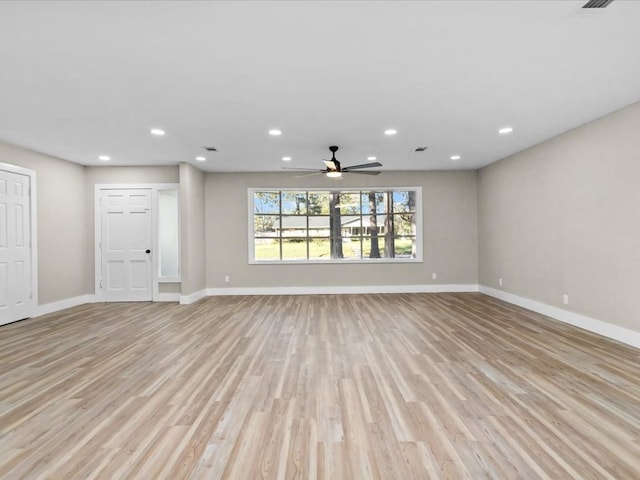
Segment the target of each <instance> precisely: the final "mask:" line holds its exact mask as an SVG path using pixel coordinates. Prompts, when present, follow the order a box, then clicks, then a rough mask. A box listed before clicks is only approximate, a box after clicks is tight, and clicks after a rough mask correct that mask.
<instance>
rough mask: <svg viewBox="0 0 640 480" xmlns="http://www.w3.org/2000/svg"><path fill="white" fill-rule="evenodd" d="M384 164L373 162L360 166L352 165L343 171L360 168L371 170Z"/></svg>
mask: <svg viewBox="0 0 640 480" xmlns="http://www.w3.org/2000/svg"><path fill="white" fill-rule="evenodd" d="M381 166H382V164H381V163H380V162H371V163H361V164H359V165H351V166H349V167H344V168H343V169H342V171H343V172H344V171H345V170H358V169H360V168H370V167H381Z"/></svg>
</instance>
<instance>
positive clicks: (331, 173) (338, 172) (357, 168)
mask: <svg viewBox="0 0 640 480" xmlns="http://www.w3.org/2000/svg"><path fill="white" fill-rule="evenodd" d="M329 150H330V151H331V155H332V156H331V160H322V161H323V162H324V164H325V165H326V168H320V169H317V168H296V167H282V169H283V170H304V171H310V172H314V173H309V174H307V175H301V177H310V176H311V175H321V174H323V173H324V174H325V175H326V176H327V177H330V178H339V177H342V174H343V173H358V174H360V175H379V174H380V173H381V172H380V171H378V170H362V169H363V168H371V167H381V166H382V164H381V163H380V162H371V163H361V164H359V165H351V166H349V167H341V166H340V162H339V161H338V160H336V152H337V151H338V147H336V146H335V145H334V146H331V147H329Z"/></svg>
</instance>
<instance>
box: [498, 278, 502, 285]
mask: <svg viewBox="0 0 640 480" xmlns="http://www.w3.org/2000/svg"><path fill="white" fill-rule="evenodd" d="M498 285H500V286H502V279H501V278H499V279H498Z"/></svg>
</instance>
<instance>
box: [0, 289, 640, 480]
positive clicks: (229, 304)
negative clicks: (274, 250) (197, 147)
mask: <svg viewBox="0 0 640 480" xmlns="http://www.w3.org/2000/svg"><path fill="white" fill-rule="evenodd" d="M639 360H640V351H639V350H636V349H633V348H631V347H627V346H624V345H622V344H619V343H615V342H612V341H609V340H606V339H603V338H601V337H598V336H596V335H592V334H589V333H587V332H584V331H580V330H578V329H575V328H573V327H570V326H567V325H564V324H561V323H558V322H555V321H552V320H550V319H547V318H545V317H542V316H540V315H538V314H535V313H532V312H529V311H526V310H522V309H520V308H517V307H514V306H510V305H508V304H505V303H502V302H499V301H497V300H495V299H492V298H489V297H486V296H483V295H481V294H473V293H471V294H406V295H404V294H403V295H395V294H394V295H340V296H327V295H318V296H273V297H217V298H208V299H205V300H203V301H200V302H198V303H197V304H194V305H191V306H179V305H171V304H149V303H141V304H94V305H85V306H81V307H77V308H73V309H70V310H66V311H64V312H60V313H57V314H52V315H48V316H46V317H40V318H38V319H34V320H27V321H23V322H18V323H15V324H11V325H7V326H4V327H2V328H0V478H3V479H4V478H6V479H14V478H15V479H17V478H20V479H22V478H24V479H36V478H52V479H65V480H68V479H88V478H118V479H145V480H146V479H150V480H155V479H182V478H193V479H217V478H228V479H241V480H245V479H260V478H282V479H285V478H300V479H315V478H318V479H341V478H344V479H360V478H374V479H393V478H397V479H402V480H407V479H412V478H418V479H437V478H447V479H455V478H469V479H482V478H495V479H516V478H521V479H537V478H549V479H554V480H555V479H566V478H572V479H579V478H585V479H600V478H603V479H638V478H640V369H639V365H640V362H639Z"/></svg>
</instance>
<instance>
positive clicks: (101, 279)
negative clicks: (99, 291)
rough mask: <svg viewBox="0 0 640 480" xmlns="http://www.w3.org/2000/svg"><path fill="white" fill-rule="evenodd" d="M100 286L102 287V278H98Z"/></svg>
mask: <svg viewBox="0 0 640 480" xmlns="http://www.w3.org/2000/svg"><path fill="white" fill-rule="evenodd" d="M100 288H102V279H100Z"/></svg>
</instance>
